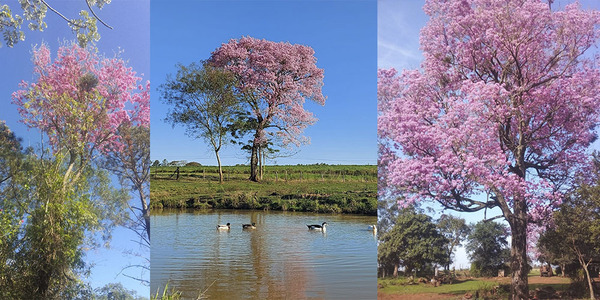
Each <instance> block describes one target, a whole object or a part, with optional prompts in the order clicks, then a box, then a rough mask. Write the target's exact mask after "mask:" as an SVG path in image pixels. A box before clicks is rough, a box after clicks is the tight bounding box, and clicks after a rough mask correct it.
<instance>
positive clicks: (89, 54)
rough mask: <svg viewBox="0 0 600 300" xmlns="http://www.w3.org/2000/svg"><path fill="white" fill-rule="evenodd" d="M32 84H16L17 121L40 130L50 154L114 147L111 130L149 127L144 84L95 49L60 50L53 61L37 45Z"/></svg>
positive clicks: (116, 138)
mask: <svg viewBox="0 0 600 300" xmlns="http://www.w3.org/2000/svg"><path fill="white" fill-rule="evenodd" d="M33 64H34V76H35V77H36V81H35V82H33V83H28V82H25V81H22V82H21V84H20V87H21V90H19V91H17V92H14V93H13V95H12V97H13V103H15V104H17V105H18V106H19V112H20V114H21V117H22V122H23V123H25V124H26V125H28V126H29V127H36V128H39V129H40V130H41V131H42V132H44V133H45V134H46V135H47V136H48V139H49V141H50V144H51V145H52V148H53V150H54V151H58V150H59V149H65V148H66V149H84V150H85V151H92V152H93V151H96V150H97V151H100V152H105V151H108V150H109V149H119V148H120V147H121V143H120V141H119V136H118V135H117V128H118V127H119V126H120V125H122V124H125V123H128V124H137V125H141V126H149V122H150V104H149V100H150V94H149V91H150V89H149V88H150V83H149V82H146V84H145V86H143V85H142V84H141V83H140V81H141V78H140V77H138V76H136V73H135V71H133V70H132V69H131V67H128V66H127V65H126V63H125V61H123V60H122V59H119V58H116V57H115V58H104V57H101V56H99V55H98V54H97V52H96V50H95V49H91V48H81V47H79V46H78V45H76V44H72V45H71V46H62V47H60V48H59V49H58V52H57V56H56V58H55V59H52V58H51V55H50V49H49V48H48V47H47V46H46V45H42V46H41V47H39V48H36V49H34V51H33Z"/></svg>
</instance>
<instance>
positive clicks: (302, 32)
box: [151, 0, 377, 165]
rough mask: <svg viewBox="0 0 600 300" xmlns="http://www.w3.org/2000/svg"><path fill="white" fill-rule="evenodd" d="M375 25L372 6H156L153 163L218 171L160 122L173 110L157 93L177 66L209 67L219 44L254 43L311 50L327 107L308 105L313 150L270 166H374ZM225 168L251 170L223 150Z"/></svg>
mask: <svg viewBox="0 0 600 300" xmlns="http://www.w3.org/2000/svg"><path fill="white" fill-rule="evenodd" d="M376 18H377V15H376V1H375V0H369V1H365V0H363V1H305V0H302V1H179V2H178V1H154V2H152V5H151V19H152V25H151V64H152V85H153V88H154V90H153V93H152V95H151V99H152V113H151V132H152V134H151V157H152V160H160V161H162V160H163V159H167V160H168V161H172V160H187V161H197V162H200V163H202V164H205V165H216V159H215V156H214V154H213V152H212V150H211V148H210V147H209V146H208V144H207V143H206V142H205V141H203V140H201V139H192V138H190V137H188V136H187V135H186V134H185V129H184V127H181V126H176V127H175V128H172V126H171V125H170V124H167V123H165V122H164V121H163V120H164V118H165V117H166V114H167V111H168V107H167V106H166V105H164V104H162V102H161V101H160V99H159V94H158V93H157V92H156V87H158V86H159V85H160V84H161V83H163V82H164V80H165V78H166V75H167V74H174V73H175V72H176V69H175V65H176V64H177V63H182V64H184V65H187V64H190V63H192V62H198V61H200V60H204V59H207V58H209V56H210V54H211V52H212V51H214V50H215V49H216V48H217V47H219V46H220V45H221V44H222V43H226V42H227V41H229V40H230V39H232V38H240V37H242V36H252V37H255V38H261V39H267V40H271V41H277V42H279V41H286V42H290V43H293V44H303V45H307V46H310V47H312V48H313V49H314V50H315V57H316V58H317V66H318V67H320V68H322V69H324V70H325V78H324V86H323V94H324V95H326V96H327V97H328V99H327V101H326V103H325V106H320V105H317V104H314V103H307V104H305V108H306V109H307V110H309V111H311V112H313V113H314V114H315V116H316V117H317V118H318V119H319V120H318V121H317V123H316V124H314V125H312V126H310V127H309V128H307V129H306V130H305V132H304V134H305V136H308V137H310V139H311V143H310V144H309V145H303V146H301V147H300V148H296V149H294V150H293V151H292V152H297V153H296V154H295V155H293V156H291V157H286V158H283V157H281V158H277V159H275V160H271V161H268V162H267V164H312V163H328V164H376V158H377V153H376V152H377V147H376V135H377V132H376V130H377V129H376V126H377V125H376V124H377V120H376V115H377V104H376V103H377V101H376V99H377V98H376V97H377V95H376V93H377V90H376V84H377V79H376V77H377V75H376V72H377V58H376V55H377V48H376V47H377V33H376V26H377V25H376V22H377V19H376ZM221 160H222V162H223V164H224V165H234V164H240V163H247V162H248V159H247V154H246V153H245V152H243V151H242V150H240V149H239V146H234V145H230V146H228V147H227V148H225V149H224V150H222V152H221Z"/></svg>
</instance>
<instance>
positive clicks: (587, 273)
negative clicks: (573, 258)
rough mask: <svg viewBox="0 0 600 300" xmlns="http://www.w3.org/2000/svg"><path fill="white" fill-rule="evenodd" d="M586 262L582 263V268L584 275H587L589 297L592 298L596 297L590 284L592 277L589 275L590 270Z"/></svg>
mask: <svg viewBox="0 0 600 300" xmlns="http://www.w3.org/2000/svg"><path fill="white" fill-rule="evenodd" d="M588 265H589V263H588V264H582V266H583V270H584V271H585V276H586V277H587V282H588V286H589V287H590V299H592V300H594V299H596V297H595V296H594V286H593V284H592V277H590V271H589V270H588Z"/></svg>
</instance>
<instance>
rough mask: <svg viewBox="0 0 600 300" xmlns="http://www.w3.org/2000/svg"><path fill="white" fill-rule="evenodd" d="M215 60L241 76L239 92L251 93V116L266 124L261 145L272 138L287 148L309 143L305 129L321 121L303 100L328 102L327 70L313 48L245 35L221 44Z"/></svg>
mask: <svg viewBox="0 0 600 300" xmlns="http://www.w3.org/2000/svg"><path fill="white" fill-rule="evenodd" d="M210 61H211V63H213V64H214V65H216V66H219V67H223V68H225V69H226V70H229V71H231V72H233V73H234V74H236V77H237V78H238V80H239V88H240V89H241V90H242V91H244V92H245V93H247V94H251V95H252V98H251V99H250V100H249V101H251V102H252V103H251V104H250V107H251V110H252V113H253V115H254V117H256V118H257V119H258V120H261V122H262V123H263V124H265V125H266V127H265V132H263V133H261V134H260V139H261V141H260V142H264V141H266V140H267V139H269V138H270V137H276V138H278V139H279V140H281V141H282V143H283V144H284V145H286V144H289V143H293V144H296V145H299V144H301V143H303V142H308V139H307V138H305V137H302V136H301V134H302V131H303V130H304V129H305V128H306V127H307V126H309V125H311V124H313V123H314V122H315V121H316V120H317V119H316V118H315V117H314V115H313V113H311V112H309V111H307V110H305V109H304V106H303V105H304V102H305V101H306V100H307V99H308V100H312V101H314V102H316V103H318V104H321V105H324V104H325V99H326V97H324V96H323V94H322V92H321V88H322V86H323V69H319V68H318V67H317V64H316V63H317V59H316V58H315V57H314V50H313V49H312V48H311V47H308V46H304V45H293V44H290V43H285V42H272V41H267V40H261V39H256V38H252V37H242V38H240V39H232V40H230V41H229V42H228V43H224V44H222V45H221V47H219V48H218V49H216V50H215V51H214V52H213V53H212V56H211V59H210ZM267 127H268V128H271V130H269V131H267V130H266V129H267Z"/></svg>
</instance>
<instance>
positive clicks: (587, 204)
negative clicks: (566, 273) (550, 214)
mask: <svg viewBox="0 0 600 300" xmlns="http://www.w3.org/2000/svg"><path fill="white" fill-rule="evenodd" d="M599 199H600V185H598V184H595V185H587V184H582V185H581V186H579V187H578V188H577V189H576V190H575V191H574V192H573V193H571V194H570V195H569V196H568V197H567V198H566V199H565V201H564V203H563V204H562V205H561V207H560V210H559V211H558V212H556V214H555V215H554V223H555V226H554V228H550V229H549V230H548V231H546V232H545V233H544V234H543V235H542V238H541V243H542V245H544V246H545V247H544V248H543V249H544V250H545V251H547V252H549V253H550V255H551V256H552V257H559V258H560V257H564V256H566V257H567V258H573V259H574V260H575V261H577V262H578V263H579V265H580V266H581V268H582V269H583V271H584V272H585V276H586V279H587V284H588V287H589V293H590V298H591V299H595V298H594V297H595V296H594V295H595V294H594V288H593V283H592V282H593V280H592V277H591V275H590V268H589V267H590V264H591V263H592V262H593V261H598V260H600V200H599Z"/></svg>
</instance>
